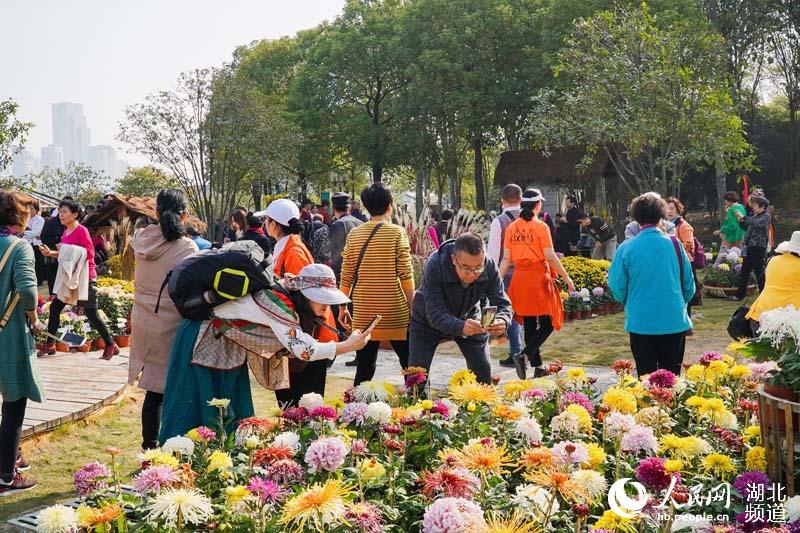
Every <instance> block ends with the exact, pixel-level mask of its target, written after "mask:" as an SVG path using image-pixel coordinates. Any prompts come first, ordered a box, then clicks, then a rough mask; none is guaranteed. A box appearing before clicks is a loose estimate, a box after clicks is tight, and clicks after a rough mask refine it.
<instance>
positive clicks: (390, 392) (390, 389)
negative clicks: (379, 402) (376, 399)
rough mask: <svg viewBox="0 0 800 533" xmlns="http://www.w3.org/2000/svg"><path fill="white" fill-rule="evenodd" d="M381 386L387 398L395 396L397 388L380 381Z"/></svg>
mask: <svg viewBox="0 0 800 533" xmlns="http://www.w3.org/2000/svg"><path fill="white" fill-rule="evenodd" d="M381 386H382V387H383V389H384V390H385V391H386V393H387V394H388V395H389V396H394V395H396V394H397V387H395V386H394V385H392V384H391V383H389V382H388V381H382V382H381Z"/></svg>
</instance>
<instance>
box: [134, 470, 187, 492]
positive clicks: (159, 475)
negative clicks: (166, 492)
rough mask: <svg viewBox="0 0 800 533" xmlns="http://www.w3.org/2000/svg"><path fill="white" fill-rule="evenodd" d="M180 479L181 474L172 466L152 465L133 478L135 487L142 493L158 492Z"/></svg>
mask: <svg viewBox="0 0 800 533" xmlns="http://www.w3.org/2000/svg"><path fill="white" fill-rule="evenodd" d="M180 480H181V478H180V476H179V475H178V473H177V472H175V470H174V469H173V468H172V467H171V466H166V465H159V466H151V467H149V468H145V469H144V470H142V471H141V472H140V473H139V475H137V476H136V477H135V478H133V488H134V490H135V491H136V492H138V493H139V494H141V495H145V494H148V493H151V492H155V493H158V492H161V489H163V488H165V487H170V486H172V485H174V484H176V483H179V482H180Z"/></svg>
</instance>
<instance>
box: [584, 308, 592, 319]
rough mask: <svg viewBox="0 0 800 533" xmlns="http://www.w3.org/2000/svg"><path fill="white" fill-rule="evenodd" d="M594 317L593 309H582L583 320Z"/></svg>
mask: <svg viewBox="0 0 800 533" xmlns="http://www.w3.org/2000/svg"><path fill="white" fill-rule="evenodd" d="M589 318H592V310H591V309H581V320H586V319H589Z"/></svg>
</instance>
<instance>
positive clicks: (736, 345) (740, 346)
mask: <svg viewBox="0 0 800 533" xmlns="http://www.w3.org/2000/svg"><path fill="white" fill-rule="evenodd" d="M746 348H747V345H746V344H744V343H742V342H732V343H730V344H729V345H728V349H727V351H729V352H734V353H737V352H739V351H740V350H744V349H746Z"/></svg>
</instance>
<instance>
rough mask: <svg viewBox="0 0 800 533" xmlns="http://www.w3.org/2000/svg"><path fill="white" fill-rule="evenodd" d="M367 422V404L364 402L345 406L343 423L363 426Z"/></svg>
mask: <svg viewBox="0 0 800 533" xmlns="http://www.w3.org/2000/svg"><path fill="white" fill-rule="evenodd" d="M366 421H367V404H365V403H364V402H352V403H348V404H347V405H345V406H344V409H343V410H342V422H344V423H345V424H355V425H357V426H362V425H364V424H365V423H366Z"/></svg>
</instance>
